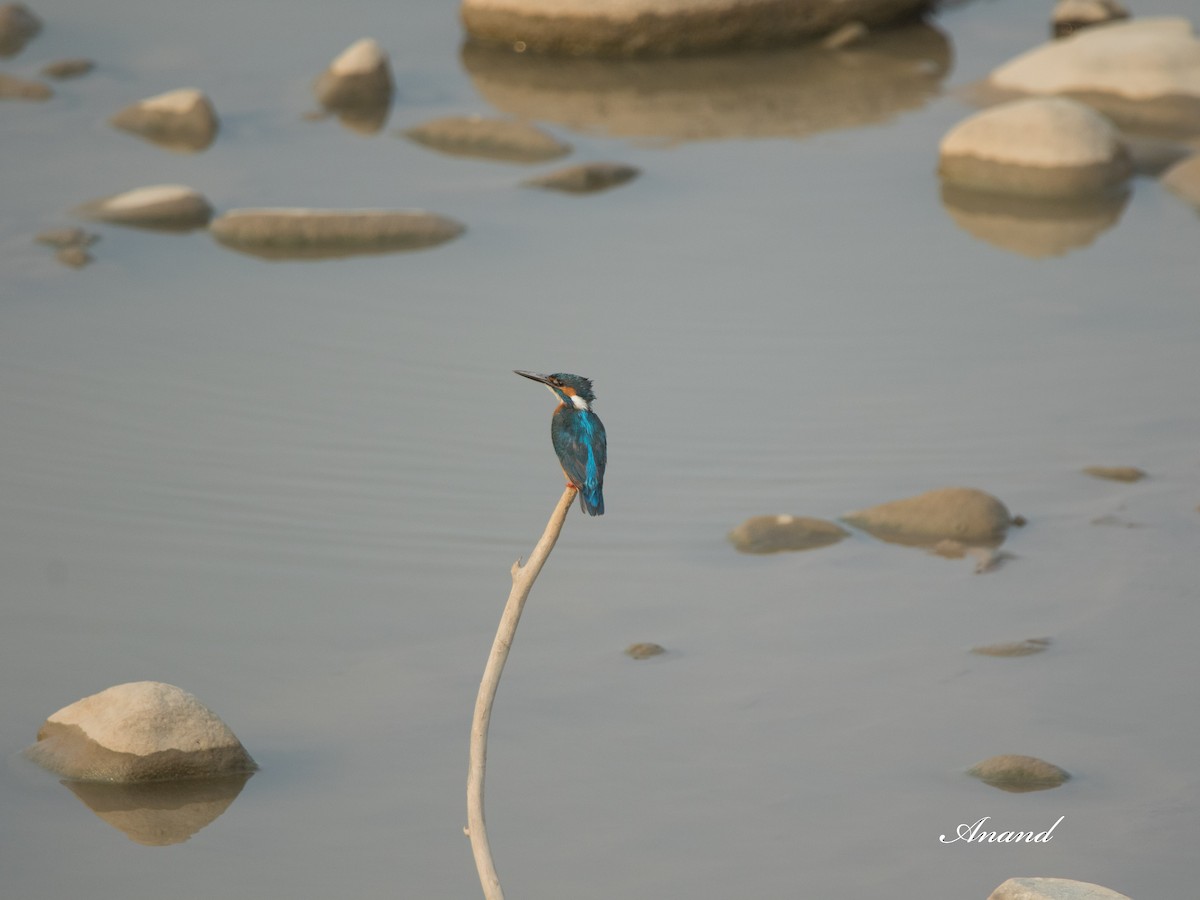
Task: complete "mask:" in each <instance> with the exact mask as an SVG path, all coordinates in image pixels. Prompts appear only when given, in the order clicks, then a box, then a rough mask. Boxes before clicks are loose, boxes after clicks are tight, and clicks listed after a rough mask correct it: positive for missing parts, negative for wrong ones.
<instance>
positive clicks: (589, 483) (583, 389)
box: [513, 369, 608, 516]
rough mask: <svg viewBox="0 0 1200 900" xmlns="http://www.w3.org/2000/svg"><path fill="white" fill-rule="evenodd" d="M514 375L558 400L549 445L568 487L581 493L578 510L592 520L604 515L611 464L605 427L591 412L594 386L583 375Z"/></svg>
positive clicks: (521, 372) (563, 373) (520, 373)
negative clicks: (606, 471)
mask: <svg viewBox="0 0 1200 900" xmlns="http://www.w3.org/2000/svg"><path fill="white" fill-rule="evenodd" d="M513 371H514V372H515V373H516V374H518V375H521V376H522V377H524V378H529V379H532V380H533V381H540V382H541V383H542V384H544V385H546V387H548V388H550V390H551V392H552V393H553V394H554V396H555V397H557V398H558V407H557V408H556V409H555V410H554V416H553V417H552V418H551V419H550V441H551V443H553V444H554V452H555V453H557V454H558V462H559V464H560V465H561V466H562V470H563V474H564V475H566V476H567V484H569V485H571V486H572V487H573V488H575V490H576V491H578V492H579V508H580V509H582V510H583V511H584V512H585V513H587V514H588V515H589V516H602V515H604V493H603V491H604V465H605V463H606V462H608V443H607V440H606V438H605V436H604V423H603V422H601V421H600V417H599V416H597V415H596V414H595V413H594V412H592V401H593V400H595V399H596V395H595V394H593V393H592V382H591V380H590V379H588V378H584V377H583V376H582V375H569V374H567V373H566V372H556V373H555V374H553V375H541V374H539V373H538V372H525V371H522V370H521V369H513Z"/></svg>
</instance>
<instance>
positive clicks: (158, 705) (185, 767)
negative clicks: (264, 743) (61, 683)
mask: <svg viewBox="0 0 1200 900" xmlns="http://www.w3.org/2000/svg"><path fill="white" fill-rule="evenodd" d="M37 737H38V741H37V743H36V744H34V745H33V746H32V747H30V748H29V749H28V750H26V751H25V752H26V755H27V756H28V757H29V758H30V759H32V760H34V761H35V762H37V763H38V764H39V765H41V766H44V767H45V768H47V769H49V770H50V771H52V772H55V773H56V774H58V775H62V776H63V777H65V778H70V779H74V780H79V781H112V782H121V783H133V782H143V781H174V780H180V779H189V778H207V777H218V776H226V775H236V774H242V773H246V772H252V771H254V770H255V769H256V768H257V766H256V764H255V762H254V760H253V759H251V758H250V754H248V753H247V752H246V750H245V748H244V747H242V745H241V742H240V741H238V739H237V737H236V736H235V735H234V733H233V732H232V731H230V729H229V726H228V725H226V724H225V723H224V722H222V721H221V720H220V718H218V717H217V715H216V713H214V712H213V711H212V710H210V709H209V708H208V707H206V706H205V705H204V704H202V703H201V702H200V701H199V700H198V699H196V697H194V696H193V695H192V694H189V693H188V692H187V691H185V690H183V689H182V688H178V687H175V686H174V685H170V684H164V683H162V682H158V681H135V682H131V683H129V684H119V685H116V686H115V687H111V688H108V689H107V690H104V691H101V692H100V693H98V694H93V695H92V696H90V697H84V698H83V699H82V700H79V701H77V702H75V703H72V704H71V705H70V706H66V707H63V708H62V709H60V710H59V711H58V712H56V713H54V714H53V715H52V716H50V718H48V719H47V720H46V721H45V723H44V724H43V725H42V727H41V728H40V729H39V730H38V735H37Z"/></svg>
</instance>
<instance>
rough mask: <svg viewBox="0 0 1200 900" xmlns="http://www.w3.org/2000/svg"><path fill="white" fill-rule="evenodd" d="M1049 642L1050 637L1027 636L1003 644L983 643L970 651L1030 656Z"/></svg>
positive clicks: (1038, 651) (984, 653)
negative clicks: (1020, 639) (1021, 639)
mask: <svg viewBox="0 0 1200 900" xmlns="http://www.w3.org/2000/svg"><path fill="white" fill-rule="evenodd" d="M1050 644H1051V640H1050V638H1027V639H1026V640H1023V641H1009V642H1008V643H1004V644H983V645H981V646H979V647H972V648H971V652H972V653H978V654H979V655H980V656H1032V655H1033V654H1034V653H1041V652H1043V651H1044V650H1046V649H1047V648H1048V647H1049V646H1050Z"/></svg>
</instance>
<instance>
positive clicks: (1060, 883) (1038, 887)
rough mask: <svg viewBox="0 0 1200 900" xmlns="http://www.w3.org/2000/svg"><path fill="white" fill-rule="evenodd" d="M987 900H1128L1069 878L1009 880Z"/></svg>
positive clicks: (1099, 887) (1088, 883) (1102, 888)
mask: <svg viewBox="0 0 1200 900" xmlns="http://www.w3.org/2000/svg"><path fill="white" fill-rule="evenodd" d="M988 900H1129V897H1127V896H1125V895H1124V894H1118V893H1117V892H1116V891H1114V890H1110V889H1109V888H1106V887H1101V886H1100V885H1098V884H1092V883H1090V882H1087V881H1074V880H1072V879H1070V878H1043V877H1031V878H1010V879H1008V881H1006V882H1004V884H1002V885H1000V887H998V888H996V889H995V890H994V891H992V892H991V894H989V895H988Z"/></svg>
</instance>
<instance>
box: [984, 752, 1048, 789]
mask: <svg viewBox="0 0 1200 900" xmlns="http://www.w3.org/2000/svg"><path fill="white" fill-rule="evenodd" d="M967 774H968V775H971V776H973V777H975V778H978V779H979V780H980V781H982V782H984V783H985V784H990V785H991V786H992V787H995V788H1000V790H1002V791H1009V792H1010V793H1014V794H1021V793H1026V792H1028V791H1045V790H1049V789H1050V788H1056V787H1058V786H1059V785H1060V784H1062V783H1063V782H1064V781H1067V780H1068V779H1069V778H1070V777H1071V776H1070V774H1069V773H1068V772H1066V771H1064V770H1063V769H1060V768H1059V767H1058V766H1056V765H1054V764H1053V763H1048V762H1046V761H1045V760H1043V759H1038V758H1037V757H1036V756H1021V755H1020V754H1013V753H1006V754H1003V755H1001V756H993V757H990V758H989V759H985V760H984V761H983V762H980V763H976V764H975V765H973V766H972V767H971V768H969V769H968V770H967Z"/></svg>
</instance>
